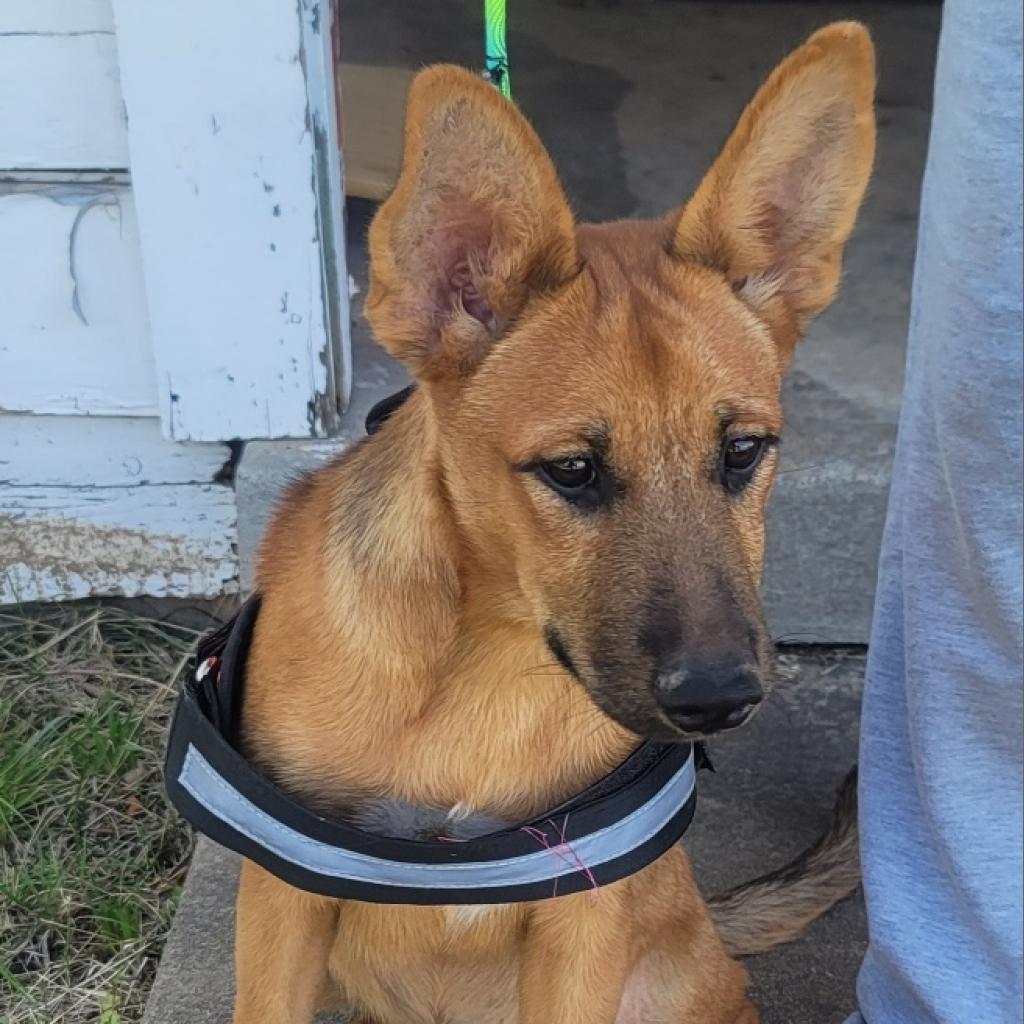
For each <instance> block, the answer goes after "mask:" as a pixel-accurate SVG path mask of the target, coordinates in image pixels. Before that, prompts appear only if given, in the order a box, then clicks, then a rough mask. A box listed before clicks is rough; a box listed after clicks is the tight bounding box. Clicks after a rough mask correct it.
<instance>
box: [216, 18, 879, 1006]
mask: <svg viewBox="0 0 1024 1024" xmlns="http://www.w3.org/2000/svg"><path fill="white" fill-rule="evenodd" d="M872 92H873V67H872V59H871V44H870V42H869V40H868V37H867V34H866V32H865V31H864V30H863V29H862V28H860V27H859V26H856V25H853V24H844V25H836V26H831V27H830V28H827V29H825V30H823V31H822V32H819V33H817V34H816V35H815V36H814V37H813V38H812V39H811V41H810V42H809V43H807V44H806V45H805V46H804V47H802V48H801V49H799V50H798V51H796V53H795V54H794V55H793V56H791V57H790V58H789V59H788V60H787V61H786V62H784V63H783V64H782V65H781V66H780V68H779V69H777V70H776V72H775V73H774V74H773V75H772V77H771V78H770V79H769V81H768V83H767V84H766V85H765V86H764V87H763V89H762V90H761V92H760V93H759V94H758V96H757V97H756V98H755V99H754V101H753V102H752V104H751V106H750V107H749V108H748V110H747V112H746V113H745V114H744V116H743V118H742V119H741V121H740V125H739V127H738V128H737V131H736V134H735V135H734V136H733V138H732V139H731V140H730V141H729V143H728V144H727V145H726V148H725V150H724V152H723V155H722V156H721V158H720V159H719V161H718V162H717V163H716V164H715V166H714V168H713V169H712V171H711V172H710V173H709V175H708V177H707V179H705V182H704V184H702V186H701V188H700V189H699V190H698V192H697V194H696V196H695V197H694V199H693V200H691V202H690V203H689V204H687V206H686V207H685V208H684V209H683V210H682V211H681V212H679V213H676V214H674V215H672V216H671V217H669V218H667V219H666V220H664V221H658V222H650V223H641V222H623V223H617V224H608V225H600V226H594V225H582V226H574V224H573V220H572V217H571V214H570V212H569V208H568V205H567V204H566V202H565V199H564V196H563V194H562V192H561V189H560V187H559V185H558V181H557V177H556V176H555V172H554V169H553V168H552V167H551V164H550V160H549V159H548V157H547V155H546V153H545V152H544V149H543V147H542V146H541V144H540V142H539V140H538V139H537V137H536V135H535V134H534V132H533V130H532V129H531V128H530V127H529V125H528V124H527V123H526V121H525V120H524V119H523V118H522V117H521V116H520V115H519V114H518V113H517V112H516V111H515V109H514V108H513V107H512V106H511V105H510V104H508V103H507V102H506V101H504V100H503V99H502V98H501V97H500V96H499V95H498V93H497V92H496V91H495V90H493V89H491V88H490V87H489V86H487V85H485V84H484V83H483V82H481V81H480V80H479V79H478V78H477V77H476V76H474V75H471V74H470V73H468V72H465V71H461V70H459V69H457V68H449V67H438V68H431V69H428V70H426V71H424V72H423V73H422V74H421V75H420V76H419V77H418V78H417V79H416V81H415V83H414V84H413V87H412V92H411V95H410V100H409V112H408V120H407V128H406V149H405V159H404V165H403V172H402V175H401V178H400V181H399V183H398V186H397V188H396V190H395V192H394V194H393V195H392V196H391V198H389V200H388V201H387V202H386V203H385V204H384V205H383V207H382V208H381V210H380V212H379V213H378V215H377V218H376V219H375V221H374V224H373V228H372V231H371V239H370V242H371V256H372V266H371V287H370V292H369V295H368V300H367V313H368V316H369V317H370V319H371V323H372V325H373V327H374V330H375V333H376V335H377V337H378V339H379V340H380V342H381V343H382V344H383V345H384V346H385V347H386V348H387V349H388V350H389V351H391V352H392V353H393V354H395V355H396V356H398V357H399V358H401V359H403V360H404V361H405V362H406V364H407V365H408V366H409V367H410V369H411V370H412V372H413V373H414V374H415V375H416V377H417V379H418V381H419V384H420V387H419V389H418V391H417V393H416V394H415V395H414V396H413V397H412V398H411V399H410V400H409V401H408V402H407V403H406V404H405V405H404V406H403V407H402V408H401V409H400V410H399V411H398V412H397V413H396V414H395V415H394V416H393V418H392V419H391V420H390V421H389V422H388V423H387V425H386V426H385V427H384V429H383V430H381V431H380V433H378V434H376V435H374V436H373V437H372V438H370V439H367V440H365V441H364V442H362V443H361V444H360V445H358V446H356V448H355V449H354V450H352V451H351V452H349V453H347V454H346V455H344V456H343V457H342V458H340V459H338V460H336V461H335V462H334V463H332V464H331V465H329V466H328V467H326V468H325V469H323V470H321V471H320V472H318V473H316V474H314V475H313V476H312V477H310V478H308V479H306V480H304V481H303V482H301V483H300V484H297V485H296V486H295V487H294V488H293V489H292V490H291V492H290V493H289V494H288V496H287V498H286V500H285V501H284V503H283V504H282V506H281V508H280V509H279V511H278V513H277V515H276V517H275V519H274V522H273V524H272V526H271V528H270V530H269V532H268V535H267V538H266V541H265V545H264V548H263V554H262V559H261V564H260V569H259V587H260V590H261V591H262V594H263V604H262V608H261V612H260V616H259V620H258V622H257V626H256V633H255V637H254V642H253V647H252V652H251V656H250V664H249V672H248V678H247V690H246V706H245V714H244V722H243V733H244V746H245V749H246V752H247V753H248V755H249V756H250V757H251V758H252V759H253V760H254V761H255V762H256V763H257V764H258V765H260V766H261V767H262V769H263V770H264V771H265V772H267V773H268V774H269V775H270V776H272V777H273V778H274V779H275V780H276V781H277V782H278V783H279V784H280V785H282V786H284V787H285V788H286V789H287V790H289V791H290V792H292V793H294V794H296V795H297V796H298V797H300V798H302V799H303V800H305V801H306V802H308V803H309V804H310V805H312V806H314V807H317V808H319V809H321V810H323V811H325V812H330V813H335V814H345V813H347V812H348V811H349V810H350V809H351V808H352V807H353V806H354V805H355V804H357V803H358V802H360V801H362V800H365V799H367V798H376V797H389V798H394V799H399V800H405V801H410V802H413V803H416V804H423V805H430V806H434V807H438V808H442V809H448V808H452V807H455V806H456V805H458V806H459V807H461V808H466V809H469V810H472V811H479V812H482V813H486V814H488V815H493V816H496V817H499V818H503V819H513V820H515V819H520V820H521V819H524V818H526V817H528V816H531V815H533V814H536V813H539V812H541V811H543V810H544V809H545V808H546V807H549V806H552V805H553V804H556V803H558V802H560V801H561V800H563V799H565V798H566V797H568V796H569V795H571V794H572V793H574V792H576V791H578V790H579V789H581V788H583V787H585V786H586V785H588V784H589V783H591V782H593V781H594V780H595V779H596V778H597V777H599V776H600V775H602V774H603V773H605V772H607V771H608V770H610V769H611V768H612V767H614V766H615V765H616V764H617V763H619V762H620V761H621V760H622V759H623V758H624V757H625V756H626V755H627V754H628V752H629V751H630V750H631V749H632V748H633V747H634V746H635V744H636V742H637V737H638V735H648V736H659V737H661V738H666V737H669V738H671V737H672V736H675V737H676V738H679V739H684V738H688V737H687V736H685V735H683V734H681V733H679V732H678V730H676V729H675V727H674V726H672V724H671V722H670V721H669V719H667V718H666V717H665V715H664V714H663V713H662V711H661V710H660V706H659V705H658V704H657V702H656V701H655V698H654V695H653V694H652V690H651V684H650V680H651V674H652V671H653V668H654V665H655V663H656V660H657V659H656V654H657V650H658V645H659V644H663V643H664V644H670V645H676V646H679V647H680V648H681V649H683V650H695V651H697V652H698V653H700V654H701V655H702V656H706V657H708V658H711V659H713V658H715V657H725V656H732V654H733V653H734V652H735V650H736V649H737V645H740V644H745V645H747V648H745V649H749V652H750V656H751V657H754V658H756V662H757V665H758V666H759V668H760V669H762V670H763V669H764V668H765V667H766V663H767V660H768V657H769V646H770V645H769V642H768V637H767V635H766V633H765V631H764V627H763V622H762V619H761V615H760V609H759V605H758V600H757V593H756V590H757V581H758V577H759V574H760V570H761V562H762V557H763V513H764V507H765V503H766V501H767V498H768V494H769V491H770V488H771V479H772V475H773V472H774V454H769V455H768V456H767V457H766V459H765V462H764V464H763V465H762V466H761V468H760V469H759V470H758V473H757V476H756V477H755V479H754V480H753V482H752V483H751V484H750V485H749V486H748V487H747V489H746V490H745V491H743V492H742V494H741V495H726V494H725V493H724V489H723V488H722V486H721V485H720V483H719V481H718V479H717V478H716V471H715V465H716V459H717V452H718V450H719V447H720V445H721V443H722V431H723V429H728V430H729V431H732V432H733V433H744V434H758V435H760V434H777V433H778V432H779V431H780V430H781V426H782V423H781V411H780V407H779V387H780V381H781V374H782V371H783V368H784V366H785V365H786V363H787V362H788V359H789V354H790V351H791V349H792V345H793V344H794V342H795V340H796V337H797V334H798V332H799V329H800V328H801V327H802V326H803V324H804V323H805V322H806V321H807V319H808V318H809V317H810V316H812V315H814V314H815V313H816V312H819V311H820V309H822V308H824V306H825V305H827V303H828V302H829V301H830V300H831V298H832V295H833V293H834V290H835V280H836V278H837V276H838V268H839V259H840V253H841V249H842V244H843V242H844V241H845V239H846V237H847V235H848V234H849V231H850V229H851V227H852V224H853V220H854V217H855V214H856V210H857V207H858V205H859V202H860V198H861V195H862V193H863V190H864V187H865V184H866V181H867V176H868V172H869V169H870V165H871V159H872V148H873V135H872V130H871V125H872V120H871V98H872ZM742 278H746V281H743V280H741V279H742ZM595 433H596V434H598V435H600V436H599V437H598V438H597V440H596V441H595V440H593V439H592V435H594V434H595ZM588 439H590V440H588ZM585 443H586V444H598V443H600V444H604V445H605V447H606V448H607V458H608V460H609V462H610V464H611V465H612V466H614V470H615V473H616V475H617V478H618V479H619V481H620V486H619V490H618V491H617V492H616V496H615V497H614V499H613V500H612V502H611V504H610V506H609V507H607V508H604V509H602V510H601V511H600V512H598V513H595V514H590V515H583V514H580V513H579V512H578V511H576V510H573V509H571V508H569V507H568V506H567V505H566V503H565V502H564V501H563V500H562V499H561V498H560V497H559V496H557V495H556V494H554V493H553V492H552V491H551V490H550V489H548V488H546V487H545V486H544V485H543V484H542V483H541V482H540V481H539V480H538V478H537V475H536V474H535V473H533V472H531V471H530V469H529V467H530V466H531V465H532V464H533V463H535V462H536V460H538V459H551V458H557V457H561V456H563V455H566V454H572V453H574V452H577V451H579V450H580V447H581V446H582V445H583V444H585ZM682 610H684V611H685V614H683V611H682ZM552 628H554V629H557V632H558V635H559V637H560V638H561V640H562V641H563V642H564V645H565V648H566V650H567V652H568V656H570V657H571V661H572V663H573V668H574V670H575V674H576V676H577V678H574V677H573V675H572V674H570V672H568V671H566V670H565V669H563V668H562V666H561V665H560V664H559V663H558V662H557V661H556V660H555V659H554V657H553V655H552V652H551V650H550V649H549V645H548V644H547V643H546V642H545V630H546V629H552ZM672 649H673V650H674V649H675V648H674V647H673V648H672ZM652 652H653V653H652ZM673 730H675V731H673ZM238 913H239V916H238V928H237V943H236V947H237V948H236V959H237V977H238V996H237V1003H236V1011H235V1021H236V1024H268V1022H274V1024H309V1021H310V1020H311V1017H312V1014H313V1012H314V1009H315V1008H316V1007H317V1006H321V1005H328V1004H330V1003H338V1004H339V1005H345V1006H349V1007H351V1008H354V1009H356V1010H357V1011H360V1012H361V1013H362V1014H363V1015H364V1017H365V1020H366V1021H367V1022H373V1024H438V1022H443V1024H650V1022H655V1021H658V1022H665V1024H754V1022H755V1021H756V1019H757V1017H756V1013H755V1011H754V1009H753V1007H752V1006H751V1005H750V1003H749V1002H748V1000H747V998H746V995H745V988H746V980H745V975H744V971H743V969H742V968H741V967H740V966H739V965H738V964H737V963H736V962H735V961H734V960H732V959H731V958H730V956H729V955H728V953H727V952H726V950H725V948H724V946H723V944H722V941H721V939H720V937H719V935H718V933H717V931H716V929H715V927H714V925H713V923H712V920H711V917H710V916H709V913H708V909H707V907H706V906H705V904H704V902H703V900H702V899H701V897H700V895H699V893H698V892H697V890H696V887H695V886H694V883H693V879H692V876H691V873H690V868H689V865H688V863H687V860H686V856H685V854H684V852H683V850H682V848H680V847H677V848H675V849H673V850H672V851H671V852H670V853H668V854H666V855H665V856H664V857H662V858H661V859H660V860H659V861H657V862H656V863H654V864H652V865H651V866H650V867H648V868H647V869H645V870H644V871H641V872H640V873H638V874H636V875H634V876H632V877H630V878H628V879H625V880H623V881H621V882H618V883H616V884H614V885H609V886H606V887H604V888H602V889H600V890H598V891H595V892H592V893H584V894H580V895H574V896H568V897H563V898H560V899H557V900H549V901H542V902H539V903H536V904H524V905H513V906H506V907H498V908H494V909H493V910H490V911H488V912H479V913H470V912H468V911H462V912H453V911H452V910H451V908H421V907H382V906H376V905H371V904H364V903H354V902H345V903H341V902H338V901H331V900H326V899H322V898H319V897H315V896H311V895H309V894H305V893H301V892H298V891H296V890H294V889H291V888H289V887H288V886H287V885H285V884H284V883H281V882H279V881H278V880H276V879H275V878H273V877H271V876H270V875H268V874H267V873H266V872H264V871H262V870H261V869H259V868H257V867H255V866H254V865H252V864H249V863H247V864H246V865H245V868H244V870H243V875H242V885H241V890H240V893H239V903H238Z"/></svg>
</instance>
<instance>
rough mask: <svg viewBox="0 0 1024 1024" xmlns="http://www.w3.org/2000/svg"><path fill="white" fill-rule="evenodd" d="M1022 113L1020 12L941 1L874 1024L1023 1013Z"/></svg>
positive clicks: (990, 1)
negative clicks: (942, 12)
mask: <svg viewBox="0 0 1024 1024" xmlns="http://www.w3.org/2000/svg"><path fill="white" fill-rule="evenodd" d="M1021 102H1022V98H1021V5H1020V0H946V5H945V12H944V19H943V29H942V38H941V43H940V46H939V60H938V67H937V71H936V84H935V112H934V116H933V121H932V137H931V143H930V147H929V154H928V164H927V170H926V173H925V182H924V190H923V194H922V201H921V226H920V235H919V240H918V254H917V267H916V271H915V281H914V295H913V304H912V314H911V327H910V342H909V352H908V364H907V382H906V388H905V394H904V404H903V411H902V415H901V420H900V432H899V440H898V443H897V453H896V464H895V468H894V473H893V488H892V494H891V497H890V505H889V514H888V519H887V523H886V532H885V539H884V543H883V551H882V559H881V563H880V567H879V586H878V595H877V600H876V607H875V618H874V626H873V632H872V642H871V648H870V653H869V658H868V671H867V685H866V691H865V699H864V713H863V721H862V725H861V730H862V731H861V774H860V794H861V842H862V859H863V865H864V886H865V892H866V896H867V905H868V919H869V930H870V946H869V949H868V953H867V956H866V958H865V961H864V965H863V968H862V970H861V974H860V979H859V984H858V997H859V1002H860V1006H861V1013H862V1014H863V1017H864V1019H866V1020H867V1022H868V1024H918V1022H925V1021H928V1022H932V1021H936V1022H942V1024H952V1022H968V1021H970V1022H978V1024H1013V1022H1015V1021H1020V1020H1021V1019H1022V1013H1024V1009H1022V989H1021V969H1022V953H1021V943H1022V940H1021V914H1022V909H1021V904H1022V894H1021V888H1022V885H1021V878H1022V855H1021V830H1022V809H1021V804H1022V795H1021V793H1022V782H1024V780H1022V759H1024V752H1022V654H1021V645H1022V622H1021V602H1022V582H1021V580H1022V544H1021V530H1022V512H1021V504H1022V503H1021V476H1022V463H1021V445H1022V440H1021V433H1022V422H1021V419H1022V417H1021V386H1022V381H1021V362H1022V360H1021V346H1022V340H1021V275H1022V264H1021V216H1022V211H1021V187H1022V186H1021ZM854 1019H855V1020H856V1019H857V1018H854Z"/></svg>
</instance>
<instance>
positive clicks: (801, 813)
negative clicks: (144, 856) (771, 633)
mask: <svg viewBox="0 0 1024 1024" xmlns="http://www.w3.org/2000/svg"><path fill="white" fill-rule="evenodd" d="M863 667H864V659H863V657H862V656H859V655H852V656H851V655H845V654H811V655H806V654H805V655H785V656H784V657H783V658H782V659H781V662H780V666H779V675H780V680H779V683H778V685H777V688H776V690H775V692H774V693H773V694H772V695H771V697H770V698H769V701H768V703H767V705H766V706H765V708H764V710H763V711H762V712H761V713H760V714H759V715H758V716H757V718H756V719H755V720H754V721H753V723H752V724H751V725H750V726H749V727H748V728H745V729H743V730H741V731H740V732H739V733H737V734H735V735H733V736H730V737H729V738H727V739H723V740H721V741H719V742H717V743H715V744H714V745H713V746H712V750H711V753H712V758H713V760H714V763H715V768H716V772H715V774H714V775H711V774H709V773H707V772H704V773H702V774H701V777H700V780H699V783H698V785H699V794H700V796H699V804H698V809H697V815H696V819H695V821H694V824H693V825H692V827H691V829H690V831H689V832H688V833H687V836H686V840H685V842H686V846H687V848H688V849H689V851H690V855H691V858H692V860H693V863H694V870H695V872H696V875H697V879H698V883H699V884H700V887H701V889H702V891H704V892H707V893H711V892H718V891H721V890H722V889H724V888H727V887H729V886H732V885H736V884H738V883H740V882H743V881H746V880H748V879H750V878H754V877H756V876H758V875H760V874H763V873H765V872H766V871H769V870H773V869H775V868H778V867H781V866H782V865H783V864H786V863H787V862H788V861H789V860H790V859H791V858H793V857H794V856H796V854H798V853H799V852H800V851H801V850H803V849H804V848H805V847H806V846H808V845H809V844H810V843H811V842H812V841H813V840H814V839H815V838H817V836H818V835H819V834H820V833H821V832H822V831H823V829H824V828H825V826H826V824H827V822H828V818H829V813H830V808H831V804H832V797H833V793H834V791H835V788H836V787H837V786H838V784H839V783H840V781H841V780H842V778H843V776H844V775H845V774H846V772H847V770H848V769H849V768H850V766H851V765H852V764H853V762H854V761H855V759H856V756H857V754H856V730H857V714H858V708H859V704H860V690H861V679H862V675H863ZM237 882H238V858H237V857H236V856H235V855H234V854H230V853H227V852H226V851H224V850H222V849H220V848H219V847H216V846H214V845H213V844H211V843H209V842H207V841H205V840H204V841H201V842H200V844H199V847H198V849H197V851H196V856H195V859H194V861H193V864H192V869H191V871H190V873H189V877H188V882H187V884H186V886H185V892H184V895H183V897H182V901H181V905H180V907H179V909H178V914H177V917H176V918H175V921H174V926H173V928H172V930H171V934H170V937H169V938H168V941H167V945H166V948H165V950H164V956H163V960H162V961H161V964H160V970H159V973H158V976H157V980H156V984H155V985H154V988H153V991H152V995H151V997H150V1000H149V1006H148V1008H147V1011H146V1016H145V1019H144V1022H143V1024H228V1022H229V1021H230V1020H231V1001H232V989H233V971H232V948H233V938H232V936H233V927H234V897H235V890H236V887H237ZM864 936H865V918H864V907H863V901H862V899H861V897H860V895H859V894H858V895H857V896H856V897H853V898H851V899H848V900H846V901H845V902H844V903H842V904H840V905H839V906H838V907H835V908H834V909H833V910H832V911H831V912H830V913H829V914H827V915H826V916H825V917H824V918H822V919H821V920H820V921H818V922H816V923H815V924H814V925H813V926H812V927H811V928H810V929H809V931H808V932H807V934H806V935H805V936H803V937H802V938H801V939H800V940H799V941H797V942H795V943H792V944H791V945H789V946H785V947H782V948H780V949H779V950H776V951H774V952H772V953H769V954H766V955H764V956H760V957H754V958H752V959H750V960H749V961H748V963H747V966H748V968H749V970H750V973H751V978H752V985H753V989H752V990H753V998H754V1001H755V1003H756V1004H757V1005H758V1007H759V1008H760V1010H761V1012H762V1018H761V1019H762V1024H840V1022H841V1021H843V1020H844V1019H845V1016H846V1014H847V1013H848V1012H849V1011H850V1010H851V1009H852V1008H853V1006H854V981H855V978H856V972H857V968H858V966H859V964H860V958H861V956H862V955H863V950H864Z"/></svg>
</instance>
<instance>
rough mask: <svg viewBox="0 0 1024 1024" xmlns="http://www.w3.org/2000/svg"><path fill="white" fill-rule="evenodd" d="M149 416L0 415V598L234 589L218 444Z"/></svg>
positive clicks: (229, 495)
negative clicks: (188, 437)
mask: <svg viewBox="0 0 1024 1024" xmlns="http://www.w3.org/2000/svg"><path fill="white" fill-rule="evenodd" d="M159 429H160V428H159V422H158V421H157V420H155V419H153V420H136V421H133V420H128V419H111V420H107V421H102V420H99V419H97V420H78V421H72V420H70V419H65V418H62V417H52V418H51V417H46V418H41V417H19V416H0V604H10V603H15V602H23V601H56V600H72V599H75V598H81V597H89V596H91V597H96V596H103V595H119V596H128V597H133V596H140V595H144V596H151V597H214V596H217V595H220V594H224V593H232V592H234V591H235V590H236V589H237V576H238V560H237V553H236V512H235V500H234V492H233V490H232V489H231V488H230V487H229V486H225V485H222V484H217V483H214V482H212V479H211V478H212V475H213V472H215V471H216V470H215V467H219V466H220V465H222V464H223V462H224V460H225V459H226V458H227V455H228V451H227V448H226V446H223V445H175V444H173V443H171V442H167V441H164V440H163V439H162V438H160V436H159Z"/></svg>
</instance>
